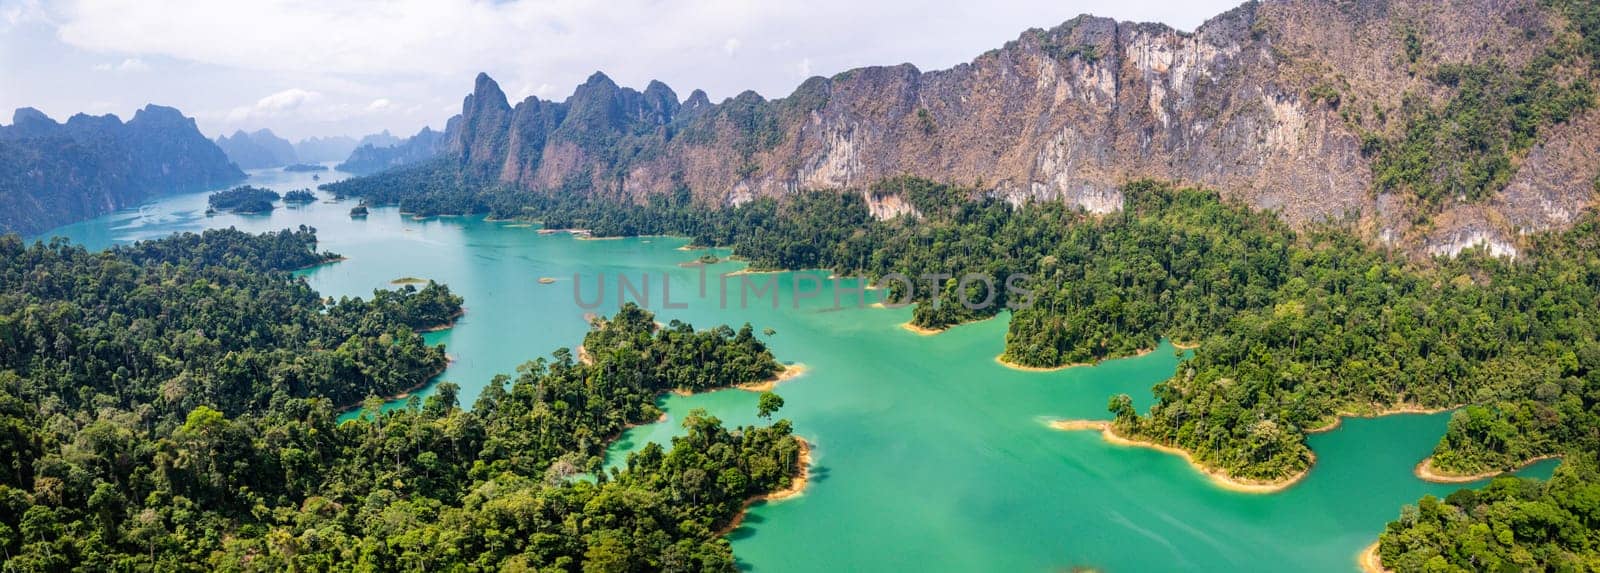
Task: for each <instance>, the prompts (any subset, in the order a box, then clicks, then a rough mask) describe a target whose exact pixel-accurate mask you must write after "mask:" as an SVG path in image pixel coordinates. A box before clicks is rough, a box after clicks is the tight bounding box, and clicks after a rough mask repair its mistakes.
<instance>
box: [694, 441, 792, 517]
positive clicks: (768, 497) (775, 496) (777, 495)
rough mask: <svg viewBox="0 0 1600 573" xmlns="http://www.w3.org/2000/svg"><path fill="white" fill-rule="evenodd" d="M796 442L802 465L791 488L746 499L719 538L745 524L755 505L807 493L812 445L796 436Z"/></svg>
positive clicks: (790, 483) (790, 484)
mask: <svg viewBox="0 0 1600 573" xmlns="http://www.w3.org/2000/svg"><path fill="white" fill-rule="evenodd" d="M794 441H795V443H797V444H799V446H800V463H799V464H797V465H796V467H795V468H794V474H793V475H792V476H790V478H789V487H786V488H783V489H780V490H777V491H773V492H768V493H764V494H761V495H753V496H750V497H749V498H748V499H745V500H744V505H743V506H741V507H740V508H739V513H736V514H734V515H733V519H730V520H728V523H727V524H726V525H723V526H722V528H721V529H718V530H717V536H718V537H721V536H723V535H727V534H728V533H730V532H732V531H733V530H735V529H738V528H739V524H741V523H744V515H745V513H747V512H749V511H750V506H752V505H755V504H756V503H757V502H769V501H783V500H786V499H791V498H795V497H799V496H800V494H802V493H805V491H806V484H807V483H809V482H810V481H811V444H809V443H807V442H806V440H805V438H801V437H800V436H794Z"/></svg>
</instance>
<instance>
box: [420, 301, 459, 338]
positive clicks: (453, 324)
mask: <svg viewBox="0 0 1600 573" xmlns="http://www.w3.org/2000/svg"><path fill="white" fill-rule="evenodd" d="M466 313H467V307H464V306H463V307H461V309H460V310H457V311H456V312H455V314H452V315H450V318H449V319H448V320H446V321H445V322H444V324H435V325H433V326H429V327H426V328H419V329H417V332H438V331H441V330H448V329H451V328H455V327H456V321H457V320H460V319H461V316H462V315H464V314H466Z"/></svg>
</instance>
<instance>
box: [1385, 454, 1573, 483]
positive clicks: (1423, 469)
mask: <svg viewBox="0 0 1600 573" xmlns="http://www.w3.org/2000/svg"><path fill="white" fill-rule="evenodd" d="M1560 457H1561V456H1559V455H1556V454H1545V455H1542V456H1534V457H1532V458H1529V459H1526V460H1523V461H1522V463H1519V464H1517V467H1514V468H1511V469H1509V470H1491V471H1486V472H1482V473H1476V474H1472V475H1454V474H1442V473H1438V472H1437V471H1434V469H1433V456H1428V457H1426V458H1423V459H1422V462H1420V463H1418V464H1417V467H1416V468H1415V469H1414V470H1413V471H1412V473H1414V474H1416V476H1417V478H1418V479H1421V480H1422V481H1427V482H1433V483H1471V482H1475V481H1480V480H1486V479H1489V478H1494V477H1499V476H1502V475H1508V474H1510V473H1511V472H1514V471H1518V470H1521V469H1523V468H1526V467H1528V466H1531V465H1533V464H1536V463H1539V462H1542V461H1545V460H1553V459H1556V458H1560Z"/></svg>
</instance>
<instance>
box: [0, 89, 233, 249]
mask: <svg viewBox="0 0 1600 573" xmlns="http://www.w3.org/2000/svg"><path fill="white" fill-rule="evenodd" d="M242 179H244V173H243V172H241V171H239V169H238V168H237V167H235V166H234V165H233V164H232V163H230V162H229V161H228V158H227V156H226V155H224V154H223V152H222V150H221V149H218V148H217V146H216V145H215V144H214V143H212V141H211V140H209V139H206V137H205V136H204V135H201V134H200V130H199V129H198V128H197V127H196V126H195V122H194V120H193V119H191V118H187V117H184V116H183V114H182V113H181V112H179V111H178V110H176V109H173V108H170V107H162V106H158V105H149V106H145V108H144V109H141V110H139V111H138V112H136V113H135V114H134V116H133V119H132V120H130V121H128V122H127V123H123V122H122V120H120V119H118V118H117V116H114V115H102V116H89V115H84V114H78V115H74V116H72V118H70V119H68V120H67V122H66V123H58V122H56V121H55V120H53V119H50V118H49V117H47V116H46V115H44V114H43V113H40V112H39V111H38V110H35V109H33V108H21V109H18V110H17V111H16V113H15V114H14V115H13V118H12V123H11V125H8V126H7V125H0V232H19V233H24V234H28V233H35V232H39V231H43V230H46V229H50V228H53V227H56V226H59V225H63V224H66V223H69V222H72V221H76V220H80V219H86V218H89V217H94V216H97V215H101V214H104V213H108V212H111V211H114V210H116V209H120V208H124V207H129V206H133V205H137V204H139V203H140V202H143V201H145V200H147V199H150V198H151V197H155V196H157V195H161V194H166V193H173V192H178V191H190V190H200V189H207V188H215V187H220V186H223V185H228V184H230V183H234V182H237V181H240V180H242Z"/></svg>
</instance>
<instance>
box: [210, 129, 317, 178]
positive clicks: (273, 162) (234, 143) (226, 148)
mask: <svg viewBox="0 0 1600 573" xmlns="http://www.w3.org/2000/svg"><path fill="white" fill-rule="evenodd" d="M217 147H221V148H222V151H223V152H224V153H227V154H228V159H231V160H233V162H234V163H235V164H237V165H238V166H239V168H240V169H262V168H267V167H283V166H285V165H289V164H292V163H297V162H299V160H300V159H299V157H298V155H297V154H296V153H295V150H294V144H291V143H289V141H288V140H286V139H284V138H281V137H278V136H277V134H274V133H272V130H270V129H258V130H256V131H252V132H249V133H245V132H244V130H239V131H235V132H233V135H232V136H231V137H230V136H222V137H218V138H217Z"/></svg>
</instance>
